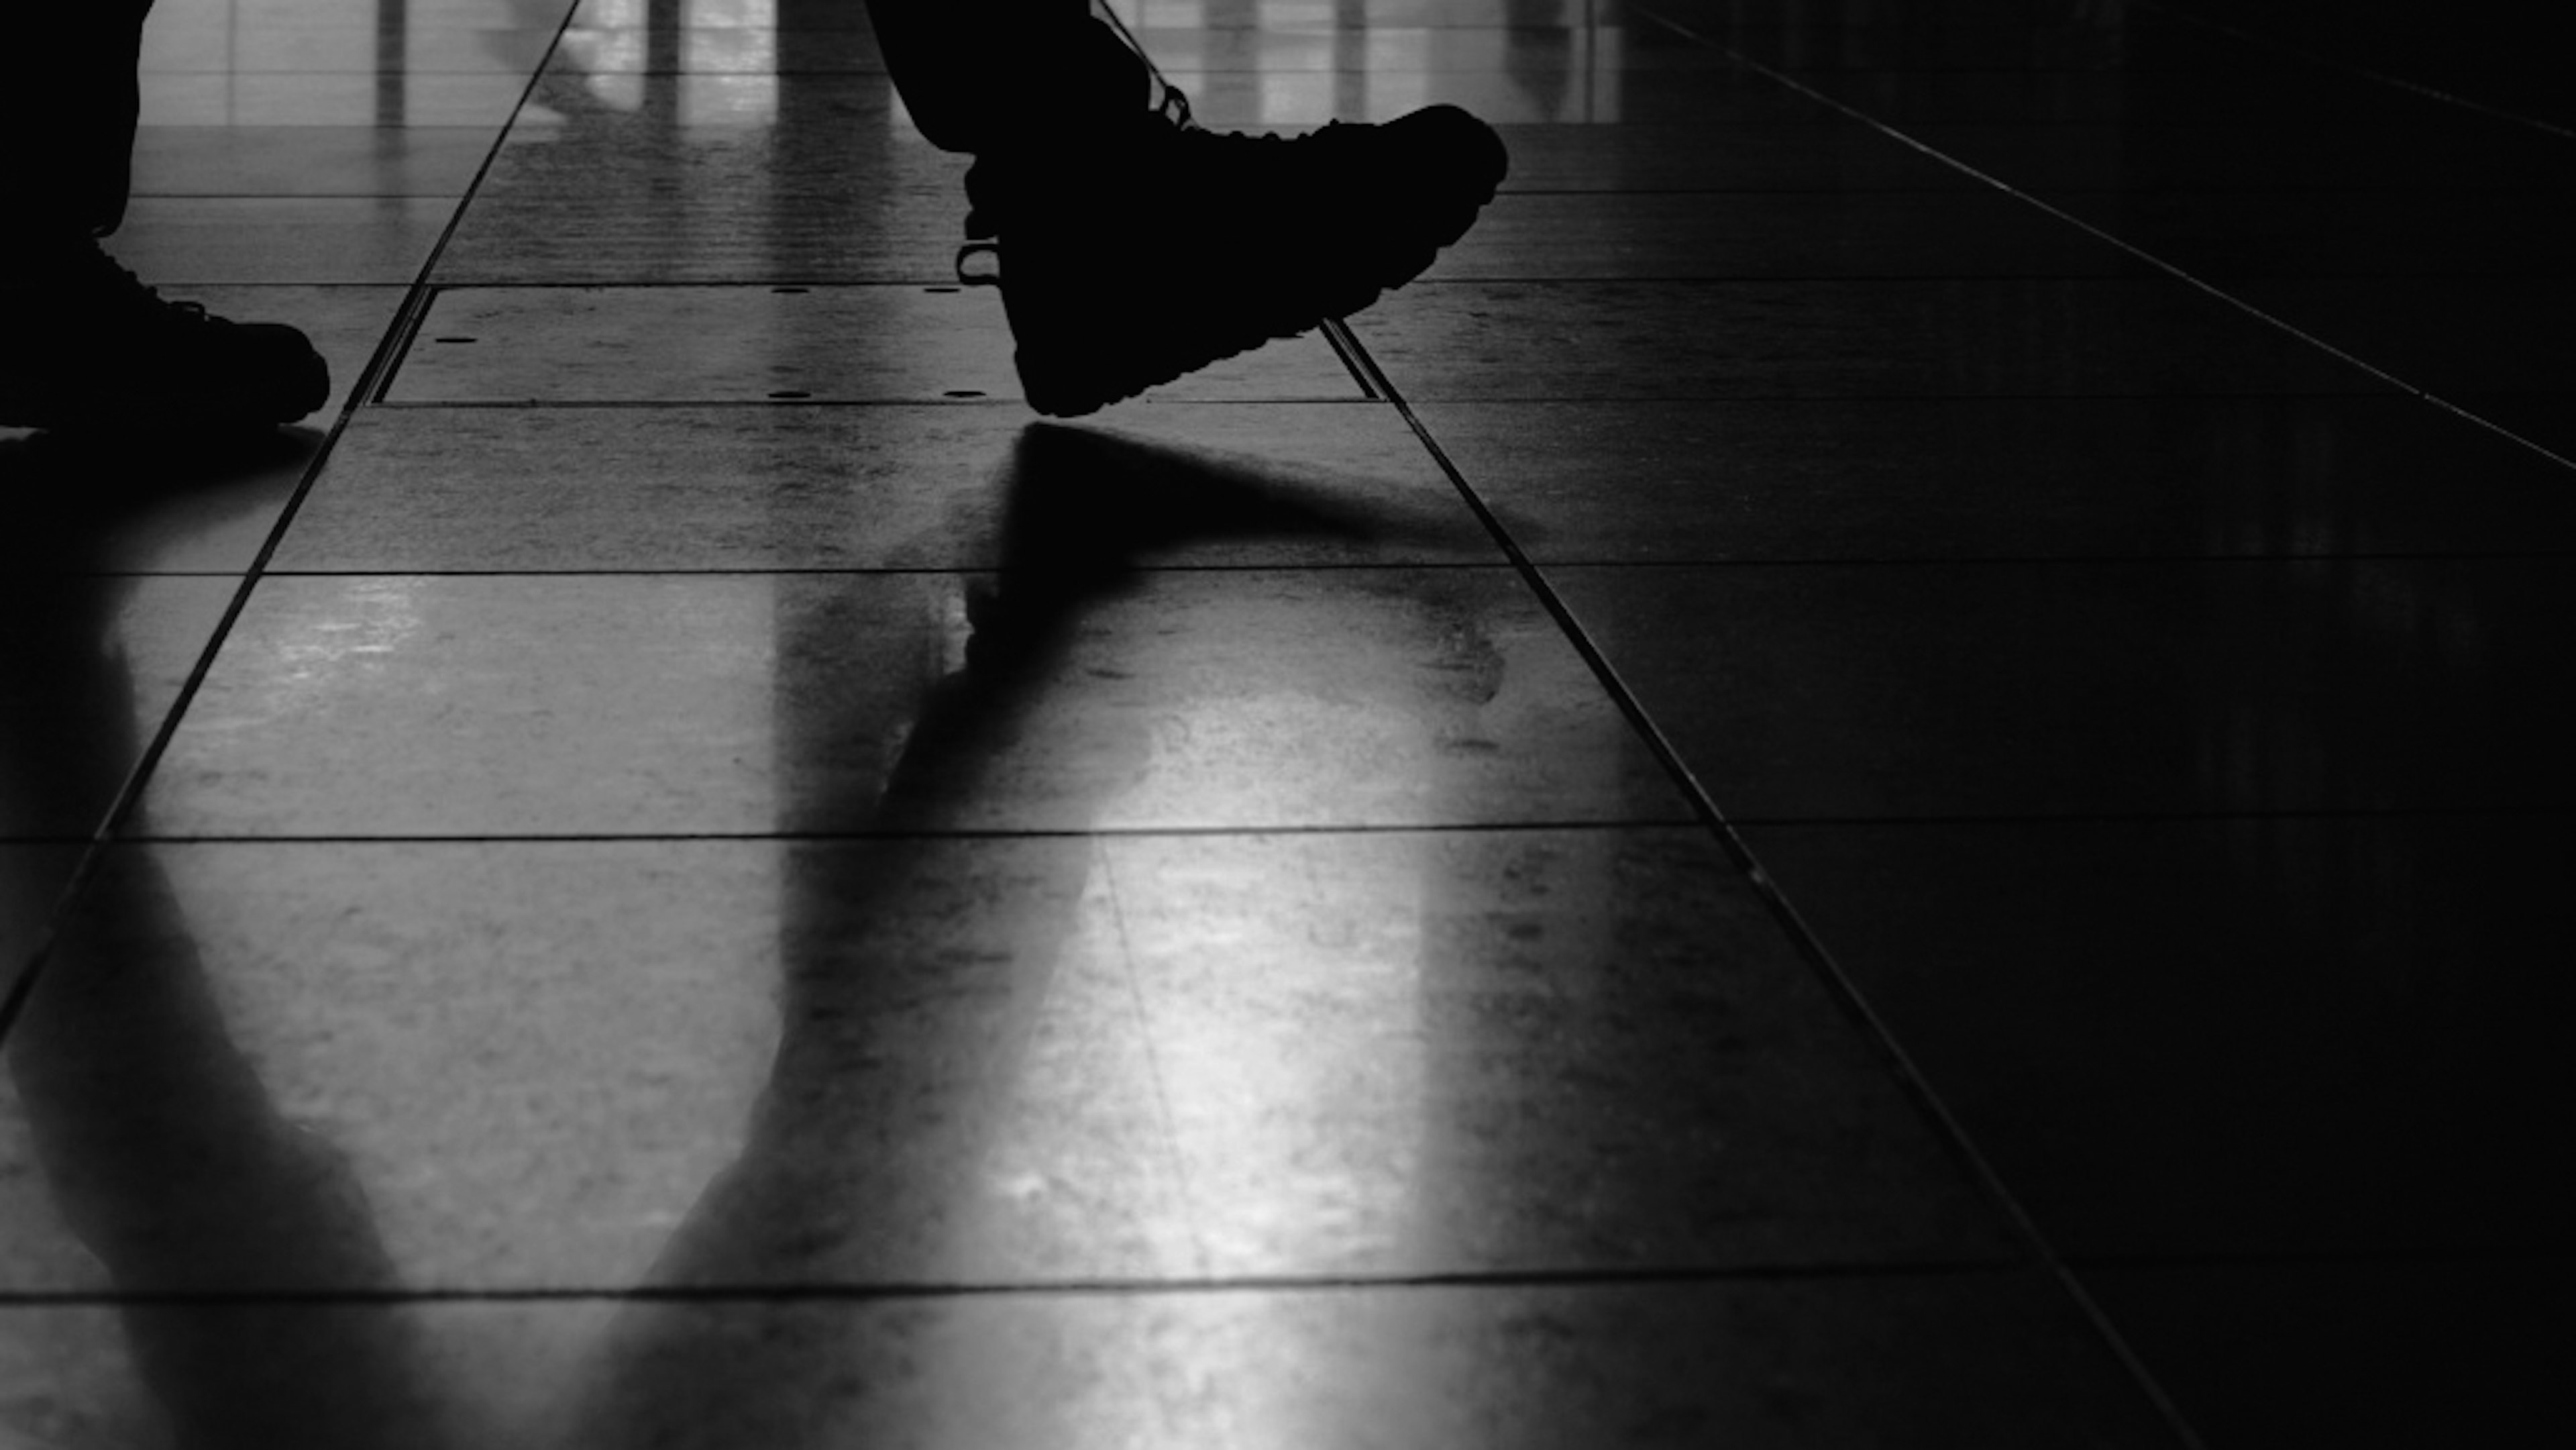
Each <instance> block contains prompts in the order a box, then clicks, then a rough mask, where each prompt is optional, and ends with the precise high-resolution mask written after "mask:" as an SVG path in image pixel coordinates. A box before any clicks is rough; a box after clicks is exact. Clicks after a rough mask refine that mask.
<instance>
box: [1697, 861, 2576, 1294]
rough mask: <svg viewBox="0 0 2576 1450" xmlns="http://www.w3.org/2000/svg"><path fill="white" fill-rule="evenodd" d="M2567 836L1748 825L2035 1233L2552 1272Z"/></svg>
mask: <svg viewBox="0 0 2576 1450" xmlns="http://www.w3.org/2000/svg"><path fill="white" fill-rule="evenodd" d="M2567 825H2568V823H2567V820H2566V818H2565V817H2563V816H2550V815H2529V816H2526V815H2467V816H2395V817H2369V816H2362V817H2338V818H2307V819H2300V818H2289V819H2238V820H2216V821H2160V822H2158V821H2125V822H2090V823H2085V822H2045V823H2018V824H1991V825H1950V824H1918V825H1903V826H1842V825H1836V826H1797V825H1772V826H1765V825H1753V826H1747V827H1745V828H1744V831H1745V837H1746V840H1747V843H1748V844H1749V845H1750V846H1751V848H1752V850H1753V852H1754V853H1755V855H1756V856H1757V857H1758V858H1760V860H1761V861H1762V862H1763V864H1764V866H1765V867H1766V868H1767V869H1768V870H1769V871H1770V872H1771V874H1772V876H1773V878H1774V879H1776V880H1777V881H1778V882H1779V883H1780V886H1781V889H1782V890H1783V891H1785V892H1787V893H1788V895H1789V898H1790V900H1791V901H1792V902H1794V903H1795V904H1796V905H1797V908H1798V910H1799V913H1800V915H1801V916H1802V917H1803V918H1804V919H1805V920H1806V921H1807V923H1808V924H1809V925H1810V926H1811V927H1812V928H1813V929H1814V930H1815V931H1816V932H1817V934H1818V935H1819V936H1820V937H1821V938H1822V939H1823V941H1824V943H1825V946H1826V948H1827V949H1828V950H1829V951H1831V952H1832V953H1833V954H1834V958H1835V960H1836V961H1837V962H1838V963H1840V964H1841V966H1842V968H1843V970H1844V971H1845V972H1846V973H1848V974H1849V975H1850V977H1851V979H1852V981H1853V982H1854V983H1855V985H1857V987H1858V988H1859V990H1860V992H1861V993H1862V995H1863V996H1864V997H1866V998H1867V999H1868V1000H1869V1002H1870V1003H1871V1005H1872V1006H1873V1007H1874V1008H1875V1009H1876V1010H1877V1012H1878V1014H1879V1016H1880V1017H1881V1019H1882V1020H1884V1021H1885V1022H1886V1023H1887V1024H1888V1027H1889V1030H1890V1031H1891V1032H1892V1033H1894V1035H1895V1036H1896V1038H1897V1039H1898V1040H1899V1041H1901V1042H1903V1043H1904V1044H1905V1045H1906V1049H1907V1051H1908V1052H1909V1053H1910V1054H1911V1055H1912V1057H1913V1059H1914V1061H1915V1062H1916V1063H1917V1064H1918V1065H1919V1066H1920V1067H1921V1068H1922V1070H1923V1072H1924V1073H1925V1075H1926V1076H1927V1077H1928V1078H1929V1079H1930V1081H1931V1083H1932V1085H1933V1088H1934V1090H1935V1091H1936V1092H1938V1093H1939V1094H1940V1095H1941V1097H1942V1100H1943V1101H1944V1102H1945V1103H1947V1104H1948V1105H1949V1107H1950V1109H1951V1111H1952V1112H1954V1113H1955V1114H1957V1115H1958V1117H1959V1119H1960V1121H1961V1124H1962V1126H1963V1128H1964V1130H1965V1131H1966V1133H1967V1134H1968V1136H1969V1138H1970V1139H1971V1140H1972V1141H1974V1142H1975V1143H1976V1144H1977V1145H1978V1146H1979V1148H1980V1149H1981V1150H1982V1151H1983V1152H1984V1153H1985V1155H1986V1157H1987V1159H1988V1160H1989V1161H1990V1162H1992V1163H1993V1164H1994V1165H1995V1167H1996V1169H1997V1171H1998V1172H2000V1173H2001V1174H2002V1175H2003V1178H2004V1180H2005V1182H2006V1183H2007V1184H2008V1185H2009V1186H2010V1187H2011V1188H2012V1190H2013V1192H2014V1194H2015V1196H2016V1197H2017V1198H2019V1200H2020V1201H2021V1202H2022V1204H2023V1205H2024V1206H2025V1207H2027V1208H2028V1209H2029V1210H2030V1211H2031V1213H2032V1214H2033V1215H2035V1216H2036V1218H2037V1220H2038V1223H2039V1226H2040V1229H2041V1232H2042V1233H2044V1234H2046V1235H2047V1236H2048V1238H2049V1239H2050V1241H2051V1242H2053V1243H2054V1244H2056V1245H2057V1246H2058V1248H2059V1249H2060V1250H2061V1251H2063V1252H2065V1253H2068V1254H2071V1255H2078V1256H2087V1257H2099V1258H2106V1259H2115V1260H2138V1259H2143V1258H2174V1257H2191V1256H2211V1255H2217V1256H2240V1257H2241V1256H2245V1255H2263V1254H2286V1255H2308V1256H2316V1255H2339V1254H2364V1253H2381V1254H2439V1253H2482V1254H2483V1253H2498V1252H2514V1251H2520V1252H2528V1253H2555V1252H2557V1251H2558V1250H2559V1248H2560V1246H2561V1243H2562V1240H2563V1238H2564V1229H2565V1224H2566V1222H2567V1220H2568V1217H2569V1215H2570V1213H2571V1212H2576V1150H2572V1149H2571V1147H2570V1145H2571V1144H2576V1091H2571V1089H2576V1070H2571V1068H2570V1067H2569V1065H2568V1063H2567V1060H2566V1056H2565V1054H2564V1053H2562V1052H2560V1051H2558V1050H2557V1048H2556V1047H2555V1046H2554V1038H2555V1035H2556V1033H2557V1031H2558V1027H2559V1025H2560V1024H2562V1023H2563V1022H2564V1021H2565V1020H2566V1018H2567V1014H2568V1012H2569V1011H2570V1009H2571V1008H2576V986H2571V985H2570V983H2569V982H2568V981H2567V980H2566V979H2565V976H2564V974H2562V973H2556V972H2546V971H2534V970H2532V964H2533V963H2535V962H2540V961H2553V960H2557V959H2559V954H2560V953H2562V952H2566V951H2568V950H2570V949H2571V946H2576V943H2571V942H2570V941H2569V940H2568V937H2569V931H2568V927H2567V924H2566V921H2565V919H2564V914H2563V913H2562V912H2560V911H2559V910H2558V909H2557V907H2556V901H2557V899H2558V898H2557V895H2556V891H2555V887H2554V885H2553V882H2554V880H2555V878H2556V877H2557V875H2558V874H2559V869H2558V862H2559V860H2560V859H2561V856H2562V854H2563V853H2562V852H2561V851H2560V850H2559V849H2558V843H2559V842H2561V841H2563V840H2564V839H2565V836H2566V832H2567Z"/></svg>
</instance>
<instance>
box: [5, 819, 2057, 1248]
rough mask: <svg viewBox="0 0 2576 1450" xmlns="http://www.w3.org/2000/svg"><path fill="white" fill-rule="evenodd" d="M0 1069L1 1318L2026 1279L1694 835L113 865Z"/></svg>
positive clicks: (644, 848) (495, 851) (616, 846)
mask: <svg viewBox="0 0 2576 1450" xmlns="http://www.w3.org/2000/svg"><path fill="white" fill-rule="evenodd" d="M9 1051H10V1054H11V1068H12V1071H11V1081H12V1082H13V1083H14V1084H15V1094H16V1097H15V1103H14V1110H13V1111H11V1112H8V1113H0V1124H5V1125H0V1161H9V1162H14V1163H15V1164H17V1165H18V1166H19V1168H20V1169H21V1170H22V1171H21V1172H20V1173H17V1174H5V1175H0V1177H9V1178H13V1179H18V1180H21V1181H23V1180H26V1179H28V1178H33V1179H34V1180H35V1182H36V1184H37V1185H38V1186H37V1188H36V1189H35V1190H34V1191H31V1192H27V1193H24V1194H21V1195H20V1196H19V1198H18V1199H17V1200H16V1203H15V1207H14V1209H13V1210H12V1214H13V1216H12V1218H11V1220H10V1222H9V1228H10V1232H9V1234H8V1236H7V1238H6V1240H5V1242H6V1243H7V1245H8V1246H9V1247H8V1248H7V1249H6V1250H0V1275H5V1277H6V1279H7V1282H8V1285H9V1287H12V1288H16V1289H20V1290H28V1289H35V1288H44V1289H49V1290H67V1291H68V1290H79V1291H98V1290H104V1289H107V1288H110V1287H113V1288H116V1289H119V1290H122V1291H124V1292H127V1293H137V1292H147V1291H148V1292H163V1291H178V1290H200V1291H207V1290H233V1291H252V1290H262V1289H265V1290H284V1289H329V1288H338V1289H360V1288H370V1287H379V1288H381V1287H394V1286H398V1285H399V1286H409V1287H414V1288H438V1289H448V1290H463V1289H506V1288H528V1287H553V1288H589V1289H605V1290H616V1289H621V1288H625V1287H630V1286H632V1285H635V1284H637V1283H640V1282H651V1283H656V1284H661V1285H666V1286H700V1287H706V1286H722V1285H735V1286H742V1285H780V1286H794V1285H820V1284H833V1285H844V1286H848V1285H869V1284H875V1285H884V1284H916V1285H917V1284H940V1283H1008V1282H1035V1281H1055V1282H1065V1281H1070V1282H1083V1281H1097V1280H1100V1279H1104V1278H1119V1277H1145V1278H1181V1279H1195V1278H1202V1277H1205V1276H1209V1275H1214V1276H1219V1277H1229V1276H1241V1275H1256V1276H1267V1277H1276V1276H1283V1275H1288V1276H1321V1277H1346V1276H1354V1275H1398V1276H1421V1275H1436V1274H1461V1273H1480V1272H1501V1271H1511V1272H1537V1271H1547V1272H1575V1271H1601V1272H1608V1271H1617V1272H1629V1271H1635V1270H1639V1269H1649V1268H1652V1269H1663V1270H1670V1271H1681V1270H1691V1271H1705V1270H1711V1269H1729V1268H1768V1269H1778V1268H1807V1267H1816V1266H1823V1265H1843V1266H1850V1265H1862V1264H1872V1265H1888V1264H1924V1263H1938V1264H1952V1265H1957V1264H1967V1263H1978V1262H1984V1263H1996V1262H2007V1261H2009V1260H2010V1259H2011V1258H2012V1257H2013V1256H2014V1254H2015V1253H2016V1250H2015V1248H2014V1246H2013V1244H2012V1242H2011V1240H2010V1238H2009V1236H2008V1233H2007V1231H2006V1229H2005V1227H2004V1220H2003V1219H2002V1217H2001V1216H2000V1214H1999V1213H1998V1212H1997V1211H1996V1210H1994V1209H1993V1208H1992V1207H1990V1206H1988V1205H1987V1204H1986V1203H1985V1202H1984V1201H1983V1199H1982V1198H1981V1197H1980V1196H1979V1194H1978V1192H1977V1191H1976V1190H1975V1189H1974V1188H1973V1187H1972V1186H1971V1184H1970V1182H1969V1180H1968V1178H1967V1177H1966V1175H1965V1174H1964V1173H1963V1172H1962V1170H1961V1169H1960V1167H1959V1166H1958V1164H1957V1162H1956V1160H1955V1159H1953V1158H1952V1157H1951V1156H1950V1154H1949V1153H1948V1152H1946V1151H1945V1150H1944V1148H1943V1147H1942V1146H1941V1144H1940V1142H1939V1140H1938V1139H1937V1138H1936V1136H1935V1134H1934V1131H1933V1129H1932V1128H1931V1126H1930V1124H1929V1123H1928V1122H1927V1120H1925V1119H1924V1118H1923V1116H1922V1115H1921V1114H1920V1112H1919V1111H1918V1110H1917V1109H1916V1108H1915V1107H1914V1105H1913V1104H1912V1102H1911V1100H1910V1099H1909V1098H1908V1097H1907V1096H1906V1094H1905V1093H1904V1091H1903V1090H1902V1089H1901V1088H1900V1087H1899V1086H1898V1084H1897V1082H1896V1080H1895V1078H1894V1077H1893V1075H1892V1074H1891V1073H1890V1072H1889V1071H1888V1069H1887V1067H1886V1065H1885V1062H1884V1060H1883V1058H1882V1057H1881V1056H1880V1054H1879V1053H1878V1052H1877V1051H1876V1049H1874V1048H1873V1047H1872V1046H1871V1045H1870V1044H1869V1043H1868V1042H1867V1041H1866V1040H1865V1039H1864V1038H1863V1037H1862V1035H1861V1033H1860V1030H1859V1029H1858V1027H1857V1026H1856V1025H1855V1024H1854V1023H1852V1022H1851V1020H1850V1019H1849V1018H1848V1017H1847V1016H1846V1015H1845V1014H1844V1012H1843V1010H1842V1009H1841V1008H1840V1006H1839V1005H1838V1004H1837V1003H1836V1002H1835V1000H1834V999H1833V998H1832V997H1831V996H1830V995H1829V994H1828V993H1827V991H1826V989H1825V988H1824V986H1823V985H1822V984H1821V982H1819V981H1818V980H1817V979H1816V977H1815V976H1814V975H1813V973H1812V970H1811V969H1810V968H1809V967H1808V966H1807V964H1806V963H1805V961H1804V960H1803V959H1802V958H1801V957H1800V956H1799V955H1798V954H1797V952H1796V951H1795V950H1794V948H1792V947H1791V946H1790V945H1789V943H1788V941H1787V939H1786V938H1785V936H1784V935H1783V934H1782V933H1781V931H1780V929H1779V927H1778V925H1777V924H1776V922H1775V921H1774V920H1773V918H1772V917H1771V916H1770V915H1769V914H1768V912H1767V911H1766V910H1765V908H1764V907H1763V906H1762V904H1761V902H1760V901H1759V899H1758V898H1757V897H1756V896H1755V895H1754V894H1753V892H1752V891H1751V889H1750V888H1749V887H1748V886H1747V885H1746V884H1745V883H1744V881H1743V879H1742V878H1741V876H1740V875H1739V874H1738V873H1737V872H1736V870H1735V869H1734V867H1733V866H1732V865H1731V863H1730V862H1729V861H1728V860H1727V858H1726V857H1725V855H1724V854H1723V853H1722V852H1721V851H1720V850H1719V849H1718V848H1717V846H1716V844H1715V842H1714V841H1712V840H1711V839H1709V838H1708V837H1707V836H1706V835H1704V834H1703V833H1701V832H1698V831H1697V830H1695V829H1691V828H1681V829H1673V830H1660V831H1628V830H1592V831H1571V832H1552V831H1538V832H1532V831H1510V832H1438V833H1428V834H1412V833H1375V834H1365V835H1355V836H1349V835H1332V834H1297V835H1289V836H1283V837H1267V838H1260V837H1255V838H1234V837H1216V838H1211V837H1204V836H1190V837H1177V838H1153V837H1142V838H1125V839H1119V840H1112V841H1106V842H1103V841H1097V840H1091V839H1086V838H1080V837H1062V838H1020V839H998V840H995V839H945V840H942V839H934V838H914V839H909V840H890V841H884V842H877V843H867V844H843V845H806V846H787V845H782V844H779V843H773V842H630V843H552V844H545V843H517V844H496V843H459V844H449V845H408V846H391V845H379V846H350V845H345V844H338V843H321V844H310V845H243V844H225V845H210V846H193V847H171V848H162V849H157V850H153V851H150V852H144V851H139V850H131V849H129V850H125V851H120V852H118V853H116V854H115V855H114V856H113V857H112V858H111V859H110V861H109V862H108V863H107V866H106V868H105V869H104V870H103V871H102V872H101V874H100V875H99V876H98V877H97V878H96V880H95V881H94V882H93V884H92V886H91V888H90V891H89V892H88V894H87V896H86V897H85V898H84V905H83V908H82V913H81V915H80V916H79V917H77V918H76V919H75V921H74V923H73V924H72V925H71V926H70V927H69V928H67V929H66V931H65V932H64V934H63V936H62V939H61V944H60V946H59V947H58V949H57V951H56V953H55V955H54V958H53V960H52V962H51V964H50V966H49V970H48V975H47V978H46V980H45V982H44V984H43V985H42V987H41V989H40V991H39V993H38V995H37V996H36V998H35V1000H34V1004H33V1006H32V1008H31V1009H30V1011H29V1014H28V1015H27V1016H26V1017H25V1019H24V1020H23V1022H22V1023H21V1025H20V1026H19V1028H18V1030H17V1031H16V1033H15V1034H14V1035H13V1038H12V1041H11V1043H10V1047H9ZM181 1104H184V1105H185V1109H184V1111H181V1110H179V1109H178V1108H176V1107H174V1106H173V1105H181ZM183 1183H184V1184H185V1189H184V1192H181V1193H179V1194H178V1195H177V1196H175V1197H173V1196H172V1194H171V1193H170V1192H169V1190H170V1189H171V1188H172V1187H174V1186H175V1185H179V1184H183ZM66 1239H78V1240H83V1241H89V1242H92V1243H97V1242H99V1241H101V1240H112V1241H113V1242H114V1244H115V1245H116V1246H117V1247H118V1248H119V1249H120V1251H121V1252H122V1254H123V1260H122V1262H120V1261H119V1260H118V1259H116V1258H114V1257H111V1258H110V1259H109V1262H108V1263H107V1265H106V1269H107V1272H108V1275H109V1278H108V1279H106V1280H102V1279H101V1278H100V1276H99V1274H98V1271H97V1269H96V1268H95V1267H92V1268H91V1269H90V1270H89V1271H88V1272H86V1273H83V1272H80V1271H78V1270H77V1267H76V1266H73V1267H67V1265H73V1259H74V1256H68V1255H57V1254H56V1253H55V1252H54V1249H53V1248H52V1247H50V1246H53V1245H58V1244H60V1243H61V1242H63V1241H65V1240H66ZM218 1240H219V1241H223V1242H227V1243H231V1244H234V1245H236V1246H237V1247H236V1248H234V1249H233V1250H232V1251H231V1252H229V1253H227V1254H225V1255H222V1256H214V1257H210V1256H208V1255H205V1254H204V1253H203V1252H202V1246H203V1245H204V1244H205V1243H207V1242H210V1241H218ZM370 1264H372V1265H375V1266H376V1270H375V1273H376V1278H374V1279H361V1278H355V1277H352V1276H354V1275H357V1274H359V1273H360V1271H361V1270H362V1269H363V1268H364V1267H365V1266H367V1265H370Z"/></svg>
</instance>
